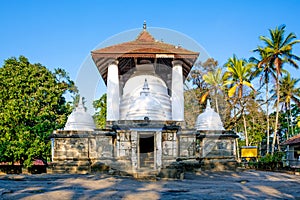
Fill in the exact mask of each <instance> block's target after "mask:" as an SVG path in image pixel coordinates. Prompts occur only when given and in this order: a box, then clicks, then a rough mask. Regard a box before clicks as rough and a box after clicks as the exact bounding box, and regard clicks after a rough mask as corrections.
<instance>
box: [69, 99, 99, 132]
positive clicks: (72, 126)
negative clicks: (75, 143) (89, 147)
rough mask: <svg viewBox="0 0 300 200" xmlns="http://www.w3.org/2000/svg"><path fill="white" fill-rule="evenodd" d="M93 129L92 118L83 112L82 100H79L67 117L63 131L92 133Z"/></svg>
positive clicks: (94, 127)
mask: <svg viewBox="0 0 300 200" xmlns="http://www.w3.org/2000/svg"><path fill="white" fill-rule="evenodd" d="M95 129H96V126H95V123H94V120H93V117H92V116H91V115H90V114H89V113H87V112H86V111H85V109H84V106H83V103H82V98H80V99H79V103H78V105H77V107H76V108H75V109H74V110H73V112H72V113H71V114H70V116H69V117H68V120H67V123H66V125H65V128H64V130H68V131H70V130H73V131H94V130H95Z"/></svg>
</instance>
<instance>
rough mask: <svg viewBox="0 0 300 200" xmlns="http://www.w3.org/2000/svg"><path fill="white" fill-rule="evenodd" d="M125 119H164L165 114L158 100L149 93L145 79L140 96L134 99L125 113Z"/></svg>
mask: <svg viewBox="0 0 300 200" xmlns="http://www.w3.org/2000/svg"><path fill="white" fill-rule="evenodd" d="M126 119H127V120H144V119H149V120H166V119H167V118H166V114H165V112H164V110H163V108H162V106H161V105H160V102H159V101H158V100H157V99H156V98H155V97H153V96H152V95H151V93H150V88H149V85H148V82H147V79H145V82H144V86H143V89H142V91H141V92H140V96H139V97H138V98H137V99H135V100H134V101H133V102H132V104H131V106H130V107H129V111H128V113H127V115H126Z"/></svg>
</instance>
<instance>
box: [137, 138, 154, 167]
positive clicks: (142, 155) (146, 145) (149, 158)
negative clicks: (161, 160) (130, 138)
mask: <svg viewBox="0 0 300 200" xmlns="http://www.w3.org/2000/svg"><path fill="white" fill-rule="evenodd" d="M154 153H155V151H154V133H140V134H139V167H140V168H154Z"/></svg>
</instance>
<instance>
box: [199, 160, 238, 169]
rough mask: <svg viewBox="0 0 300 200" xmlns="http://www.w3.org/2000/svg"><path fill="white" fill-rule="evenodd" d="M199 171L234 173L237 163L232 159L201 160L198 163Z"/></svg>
mask: <svg viewBox="0 0 300 200" xmlns="http://www.w3.org/2000/svg"><path fill="white" fill-rule="evenodd" d="M200 165H201V170H209V171H227V170H229V171H235V170H236V169H237V161H236V160H234V159H203V160H202V161H201V162H200Z"/></svg>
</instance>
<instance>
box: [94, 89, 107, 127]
mask: <svg viewBox="0 0 300 200" xmlns="http://www.w3.org/2000/svg"><path fill="white" fill-rule="evenodd" d="M93 106H94V108H95V109H96V113H95V114H94V116H93V117H94V120H95V124H96V126H97V128H105V126H106V93H105V94H103V95H102V96H101V97H100V99H98V100H95V101H94V102H93Z"/></svg>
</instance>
